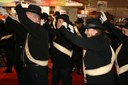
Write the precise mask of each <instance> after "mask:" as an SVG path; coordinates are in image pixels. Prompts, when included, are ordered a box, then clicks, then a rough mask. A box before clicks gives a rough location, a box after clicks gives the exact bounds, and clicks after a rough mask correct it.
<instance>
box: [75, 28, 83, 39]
mask: <svg viewBox="0 0 128 85" xmlns="http://www.w3.org/2000/svg"><path fill="white" fill-rule="evenodd" d="M74 29H75V32H76V34H77V35H78V36H80V37H82V35H81V34H80V32H79V31H78V28H77V27H76V26H75V27H74Z"/></svg>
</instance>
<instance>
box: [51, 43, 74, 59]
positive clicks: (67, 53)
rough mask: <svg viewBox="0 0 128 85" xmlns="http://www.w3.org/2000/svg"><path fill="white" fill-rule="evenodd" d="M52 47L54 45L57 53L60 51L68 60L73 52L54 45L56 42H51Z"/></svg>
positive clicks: (56, 44)
mask: <svg viewBox="0 0 128 85" xmlns="http://www.w3.org/2000/svg"><path fill="white" fill-rule="evenodd" d="M53 45H54V46H55V47H56V48H57V49H58V50H59V51H61V52H62V53H64V54H66V55H68V56H69V57H70V58H71V57H72V53H73V51H70V50H68V49H66V48H65V47H63V46H61V45H59V44H58V43H56V42H53Z"/></svg>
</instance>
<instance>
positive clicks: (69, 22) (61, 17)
mask: <svg viewBox="0 0 128 85" xmlns="http://www.w3.org/2000/svg"><path fill="white" fill-rule="evenodd" d="M58 19H63V20H64V21H65V22H67V23H68V24H71V25H72V22H71V21H70V20H68V19H66V18H64V17H63V16H58V17H56V20H58Z"/></svg>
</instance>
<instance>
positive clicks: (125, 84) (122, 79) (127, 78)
mask: <svg viewBox="0 0 128 85" xmlns="http://www.w3.org/2000/svg"><path fill="white" fill-rule="evenodd" d="M118 80H119V85H128V71H127V72H125V73H122V74H120V75H119V77H118Z"/></svg>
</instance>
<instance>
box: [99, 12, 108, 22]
mask: <svg viewBox="0 0 128 85" xmlns="http://www.w3.org/2000/svg"><path fill="white" fill-rule="evenodd" d="M100 20H101V22H102V23H104V22H105V21H107V17H106V15H105V13H104V12H103V11H102V12H101V16H100Z"/></svg>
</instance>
